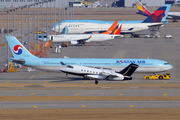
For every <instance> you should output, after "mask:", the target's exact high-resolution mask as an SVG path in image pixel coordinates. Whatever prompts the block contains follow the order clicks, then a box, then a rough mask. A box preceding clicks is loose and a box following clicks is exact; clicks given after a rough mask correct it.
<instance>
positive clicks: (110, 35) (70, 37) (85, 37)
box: [48, 21, 123, 45]
mask: <svg viewBox="0 0 180 120" xmlns="http://www.w3.org/2000/svg"><path fill="white" fill-rule="evenodd" d="M118 26H119V25H118V21H115V22H114V23H113V25H112V26H111V27H110V28H109V29H108V31H106V32H104V33H101V34H63V35H49V36H48V39H49V40H52V42H53V43H61V42H69V43H70V44H72V45H77V44H85V43H86V42H102V41H107V40H112V39H115V38H120V37H123V35H120V33H121V27H122V25H121V26H120V27H119V29H118Z"/></svg>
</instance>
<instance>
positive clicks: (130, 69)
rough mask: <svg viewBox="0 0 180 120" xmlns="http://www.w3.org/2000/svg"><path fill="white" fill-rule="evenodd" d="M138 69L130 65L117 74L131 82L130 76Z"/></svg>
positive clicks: (135, 65)
mask: <svg viewBox="0 0 180 120" xmlns="http://www.w3.org/2000/svg"><path fill="white" fill-rule="evenodd" d="M138 67H139V65H137V64H134V63H131V64H130V65H128V66H127V67H125V68H124V69H123V70H121V71H120V72H119V73H120V74H122V75H123V76H124V80H131V79H132V77H131V75H132V74H133V73H134V72H135V71H136V69H137V68H138Z"/></svg>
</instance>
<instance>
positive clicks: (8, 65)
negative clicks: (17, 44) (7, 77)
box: [7, 10, 9, 69]
mask: <svg viewBox="0 0 180 120" xmlns="http://www.w3.org/2000/svg"><path fill="white" fill-rule="evenodd" d="M7 36H9V10H7ZM8 59H9V45H7V69H9V61H8Z"/></svg>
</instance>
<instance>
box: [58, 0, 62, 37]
mask: <svg viewBox="0 0 180 120" xmlns="http://www.w3.org/2000/svg"><path fill="white" fill-rule="evenodd" d="M60 5H61V0H59V1H58V6H59V34H60V8H61V7H60Z"/></svg>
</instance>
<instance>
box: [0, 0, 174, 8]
mask: <svg viewBox="0 0 180 120" xmlns="http://www.w3.org/2000/svg"><path fill="white" fill-rule="evenodd" d="M44 1H47V0H0V9H2V8H13V7H19V6H24V5H29V4H33V3H36V2H44ZM52 1H54V0H52ZM75 1H76V2H80V1H83V0H56V1H55V2H56V3H55V5H54V4H52V5H51V3H54V2H51V3H50V2H48V7H50V5H51V7H59V6H60V7H67V6H68V5H69V2H75ZM97 1H99V2H100V4H102V6H105V5H107V4H108V6H112V5H113V6H112V7H134V6H135V1H138V0H97ZM139 1H140V2H141V3H143V4H144V5H145V6H150V7H152V6H154V7H156V6H163V5H164V4H173V3H174V2H177V0H139ZM103 4H105V5H103ZM44 6H46V5H44ZM36 7H37V6H36ZM39 7H42V5H39Z"/></svg>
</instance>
